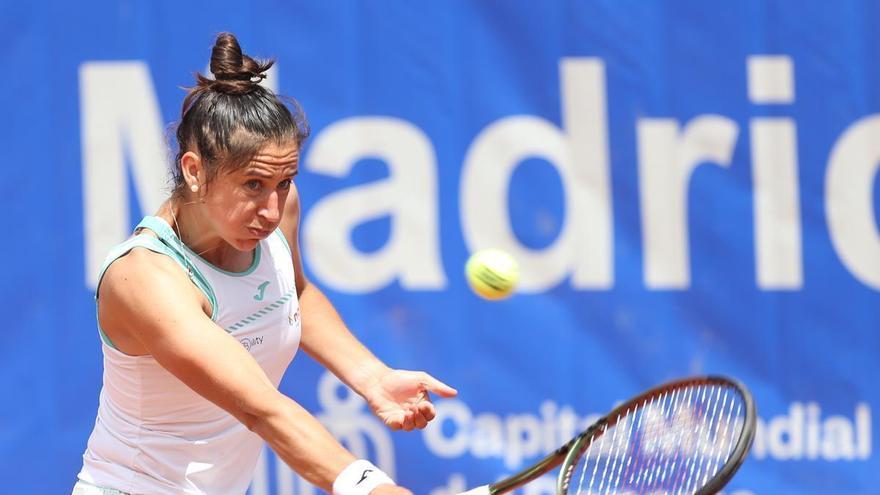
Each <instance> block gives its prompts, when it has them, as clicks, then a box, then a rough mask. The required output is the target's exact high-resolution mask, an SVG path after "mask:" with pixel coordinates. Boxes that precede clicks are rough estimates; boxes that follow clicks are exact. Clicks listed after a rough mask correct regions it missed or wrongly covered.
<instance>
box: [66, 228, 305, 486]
mask: <svg viewBox="0 0 880 495" xmlns="http://www.w3.org/2000/svg"><path fill="white" fill-rule="evenodd" d="M137 228H147V229H149V230H151V231H152V232H154V233H155V234H156V235H157V236H158V238H156V237H154V236H152V235H149V234H145V233H139V234H137V235H135V236H133V237H131V238H130V239H128V240H127V241H125V242H123V243H122V244H120V245H118V246H116V247H115V248H114V249H113V250H112V251H111V252H110V254H109V255H108V257H107V259H106V260H105V262H104V265H103V267H102V268H101V272H100V275H99V278H98V280H99V282H98V283H99V284H100V279H101V277H103V275H104V273H105V272H106V270H107V268H108V267H109V266H110V265H111V264H112V263H113V262H114V261H116V260H117V259H119V258H120V257H122V256H124V255H126V254H127V253H128V252H130V251H131V250H132V249H134V248H144V249H149V250H150V251H154V252H156V253H161V254H164V255H166V256H169V257H171V258H172V259H173V260H174V261H176V262H177V263H178V264H179V265H180V266H181V267H182V269H184V270H185V271H186V272H187V274H188V275H189V277H190V279H191V280H192V282H193V283H194V284H196V286H197V287H198V288H199V289H200V290H201V291H202V292H203V293H204V294H205V297H207V299H208V301H210V303H211V307H212V315H211V319H212V320H213V321H214V322H215V323H216V324H217V325H218V326H220V327H221V328H222V329H224V330H225V331H226V332H228V333H229V334H230V335H231V336H232V337H233V338H235V340H237V341H238V342H240V343H241V345H242V346H244V348H245V349H247V350H248V351H249V352H250V354H251V355H252V356H253V357H254V359H255V360H256V361H257V362H258V363H259V364H260V366H261V367H262V368H263V370H264V371H265V372H266V375H268V377H269V379H270V380H271V381H272V383H273V384H274V385H275V386H276V387H277V386H278V384H279V383H280V381H281V378H282V376H283V375H284V371H285V370H286V369H287V366H288V365H289V364H290V361H291V360H292V359H293V356H294V354H295V353H296V350H297V348H298V347H299V340H300V331H301V326H300V315H299V302H298V300H297V294H296V284H295V279H294V269H293V262H292V258H291V252H290V247H289V246H288V244H287V240H286V239H285V238H284V235H283V234H282V233H281V231H280V230H276V231H275V232H274V233H273V234H272V235H270V236H269V237H268V238H266V239H263V240H261V241H260V242H259V244H258V245H257V247H256V248H255V252H254V260H253V264H252V265H251V267H250V268H249V269H248V270H246V271H244V272H241V273H232V272H227V271H224V270H221V269H219V268H217V267H215V266H214V265H211V264H210V263H208V262H207V261H205V260H204V259H202V258H201V257H199V256H198V255H197V254H196V253H194V252H193V251H191V250H190V249H189V248H188V247H187V246H186V245H184V244H183V243H182V242H181V241H180V239H179V238H178V237H177V235H176V234H175V233H174V231H173V230H172V229H171V226H170V225H168V223H167V222H166V221H165V220H163V219H161V218H159V217H146V218H144V220H143V221H142V222H141V223H140V224H138V227H137ZM136 231H137V229H136ZM96 297H97V296H96ZM98 330H99V333H100V336H101V340H102V345H101V347H102V350H103V354H104V378H103V387H102V389H101V394H100V399H99V406H98V416H97V420H96V422H95V428H94V430H93V431H92V434H91V437H90V438H89V442H88V447H87V449H86V452H85V453H84V454H83V467H82V470H81V471H80V473H79V475H78V478H79V479H80V480H82V481H85V482H88V483H91V484H94V485H97V486H101V487H104V488H112V489H116V490H120V491H122V492H127V493H132V494H149V495H164V494H169V495H171V494H181V493H186V494H210V495H214V494H243V493H245V491H246V490H247V487H248V485H249V484H250V481H251V478H252V476H253V471H254V467H255V465H256V462H257V459H258V457H259V455H260V451H261V449H262V446H263V440H262V439H261V438H260V437H259V436H258V435H257V434H255V433H253V432H251V431H250V430H248V429H247V428H246V427H245V426H244V425H243V424H241V423H240V422H239V421H238V420H237V419H235V417H233V416H232V415H231V414H229V413H227V412H226V411H224V410H223V409H221V408H220V407H218V406H216V405H214V404H213V403H212V402H210V401H208V400H207V399H204V398H202V397H201V396H200V395H198V394H197V393H195V392H194V391H192V390H191V389H190V388H189V387H187V386H186V385H185V384H184V383H183V382H181V381H180V380H178V379H177V378H176V377H175V376H174V375H172V374H171V373H169V372H168V371H166V370H165V368H163V367H162V366H160V365H159V363H157V362H156V360H155V359H154V358H153V357H152V356H130V355H127V354H124V353H122V352H120V351H118V350H117V349H116V348H115V347H114V346H113V344H112V342H110V340H109V339H108V338H107V336H106V335H104V332H103V331H102V330H101V329H100V324H99V328H98ZM203 351H204V352H206V353H210V352H211V349H204V350H203Z"/></svg>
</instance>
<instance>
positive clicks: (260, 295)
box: [254, 280, 269, 301]
mask: <svg viewBox="0 0 880 495" xmlns="http://www.w3.org/2000/svg"><path fill="white" fill-rule="evenodd" d="M266 287H269V281H268V280H267V281H265V282H263V283H262V284H260V285H259V286H257V291H258V292H257V293H256V295H254V301H262V300H263V297H264V296H265V295H266Z"/></svg>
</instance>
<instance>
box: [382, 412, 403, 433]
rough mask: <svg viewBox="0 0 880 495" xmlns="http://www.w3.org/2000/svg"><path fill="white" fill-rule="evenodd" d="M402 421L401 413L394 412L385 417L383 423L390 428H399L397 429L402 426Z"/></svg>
mask: <svg viewBox="0 0 880 495" xmlns="http://www.w3.org/2000/svg"><path fill="white" fill-rule="evenodd" d="M403 422H404V418H403V414H394V415H391V416H388V417H387V418H386V419H385V424H386V425H387V426H388V427H389V428H391V429H392V430H399V429H401V428H403Z"/></svg>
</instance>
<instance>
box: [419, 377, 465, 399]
mask: <svg viewBox="0 0 880 495" xmlns="http://www.w3.org/2000/svg"><path fill="white" fill-rule="evenodd" d="M421 378H422V386H423V387H425V390H427V391H429V392H433V393H435V394H437V395H439V396H440V397H455V396H456V395H458V390H455V389H454V388H452V387H450V386H449V385H447V384H445V383H443V382H441V381H440V380H438V379H436V378H434V377H433V376H431V375H429V374H427V373H424V372H422V377H421Z"/></svg>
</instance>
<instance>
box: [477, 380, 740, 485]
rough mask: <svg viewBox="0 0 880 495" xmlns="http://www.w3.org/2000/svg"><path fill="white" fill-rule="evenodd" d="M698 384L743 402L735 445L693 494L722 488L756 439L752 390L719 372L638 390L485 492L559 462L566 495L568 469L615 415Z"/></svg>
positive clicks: (543, 471)
mask: <svg viewBox="0 0 880 495" xmlns="http://www.w3.org/2000/svg"><path fill="white" fill-rule="evenodd" d="M699 385H723V386H726V387H730V388H733V389H736V390H737V392H738V393H739V394H740V396H741V397H742V399H743V404H744V406H745V407H744V409H745V417H744V420H743V426H742V430H741V433H740V435H739V438H738V439H737V442H736V445H735V446H734V448H733V449H732V450H731V453H730V456H729V458H728V460H727V462H725V463H724V466H723V467H722V468H721V470H719V471H718V472H717V473H716V474H715V476H713V477H712V479H711V480H709V482H708V483H706V485H705V486H703V487H701V488H700V489H699V490H698V491H697V492H695V494H694V495H710V494H713V493H717V492H718V491H720V490H721V488H723V487H724V485H726V484H727V483H728V482H729V481H730V479H731V478H733V475H734V474H735V473H736V471H737V470H738V469H739V467H740V466H741V465H742V463H743V461H745V458H746V455H747V454H748V452H749V449H750V448H751V446H752V442H753V441H754V439H755V428H756V422H757V410H756V407H755V401H754V399H752V394H751V393H749V390H748V389H747V388H746V387H745V386H744V385H743V384H742V383H740V382H739V381H737V380H734V379H732V378H728V377H724V376H720V375H709V376H701V377H690V378H683V379H680V380H674V381H671V382H667V383H664V384H662V385H658V386H656V387H654V388H652V389H650V390H647V391H645V392H642V393H641V394H639V395H637V396H635V397H633V398H631V399H630V400H628V401H626V402H624V403H623V404H621V405H619V406H617V407H615V408H614V409H613V410H612V411H611V412H609V413H608V414H606V415H605V416H603V417H601V418H599V419H598V420H597V421H596V422H594V423H593V424H592V425H590V427H589V428H587V429H586V430H584V431H583V432H581V433H580V434H578V435H577V436H576V437H574V438H572V439H571V440H569V441H568V442H567V443H566V444H565V445H563V446H562V447H559V448H558V449H556V450H554V451H553V452H551V453H550V454H549V455H547V456H546V457H544V458H543V459H541V460H540V461H538V462H536V463H535V464H533V465H531V466H530V467H528V468H526V469H523V470H522V471H520V472H518V473H516V474H514V475H512V476H509V477H507V478H504V479H502V480H500V481H496V482H495V483H490V484H489V485H488V486H487V488H488V490H487V491H488V494H489V495H501V494H504V493H507V492H510V491H512V490H515V489H517V488H519V487H521V486H523V485H525V484H527V483H529V482H530V481H533V480H535V479H537V478H540V477H541V476H543V475H545V474H547V473H548V472H550V471H551V470H553V469H554V468H556V467H557V466H559V465H562V469H561V470H560V472H559V476H558V478H557V481H556V494H557V495H567V494H568V487H569V483H570V481H571V474H572V473H571V471H572V470H573V469H574V467H575V465H576V464H577V461H578V460H579V459H580V457H581V456H582V455H583V453H584V451H585V450H586V448H587V447H588V446H589V442H590V441H591V440H593V439H595V438H598V437H599V436H601V434H602V433H603V432H604V431H606V430H607V429H608V428H610V427H612V426H614V425H615V424H616V423H617V421H618V418H620V417H624V416H626V414H625V413H626V412H627V411H628V410H630V409H634V407H635V406H637V405H638V404H640V403H643V402H645V401H646V400H647V399H650V398H651V397H656V396H659V395H661V394H663V393H667V392H670V391H672V390H677V389H681V388H687V387H692V386H699ZM597 433H598V435H597Z"/></svg>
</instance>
